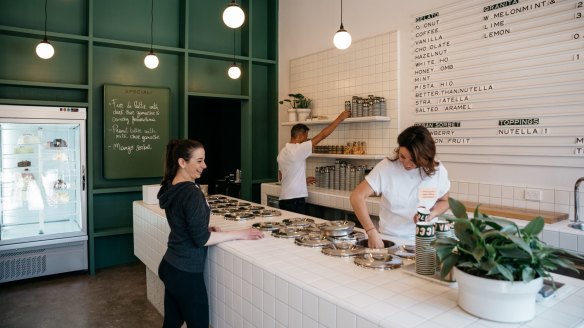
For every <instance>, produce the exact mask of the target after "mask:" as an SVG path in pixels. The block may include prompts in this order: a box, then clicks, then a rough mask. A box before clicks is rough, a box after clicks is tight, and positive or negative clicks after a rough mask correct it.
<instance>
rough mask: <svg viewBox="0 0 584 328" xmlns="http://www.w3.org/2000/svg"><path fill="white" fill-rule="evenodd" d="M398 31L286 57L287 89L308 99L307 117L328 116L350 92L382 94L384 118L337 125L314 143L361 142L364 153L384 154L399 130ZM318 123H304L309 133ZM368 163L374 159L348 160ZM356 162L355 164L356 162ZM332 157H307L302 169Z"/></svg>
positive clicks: (311, 168) (327, 162)
mask: <svg viewBox="0 0 584 328" xmlns="http://www.w3.org/2000/svg"><path fill="white" fill-rule="evenodd" d="M398 37H399V35H398V33H397V32H390V33H385V34H382V35H378V36H375V37H372V38H368V39H364V40H361V41H357V42H354V43H353V44H352V45H351V47H350V48H349V49H346V50H338V49H330V50H325V51H322V52H318V53H315V54H311V55H308V56H305V57H301V58H297V59H293V60H291V61H290V93H302V94H303V95H304V96H306V97H309V98H311V99H312V100H313V103H312V112H311V115H312V116H313V117H316V116H327V117H328V118H330V119H334V118H335V117H336V116H337V115H339V113H340V112H341V111H342V110H343V109H344V106H345V101H346V100H351V98H352V97H353V96H359V97H367V96H368V95H375V96H378V97H384V98H385V99H386V103H387V115H388V116H389V117H390V118H391V121H390V122H374V123H352V124H341V125H340V126H339V127H337V129H336V130H335V131H334V132H333V133H332V134H331V135H330V136H329V137H328V138H326V139H325V140H324V141H322V142H321V143H320V144H319V145H345V144H346V143H347V142H352V141H365V143H366V152H367V154H381V155H390V153H391V152H392V150H393V148H395V145H396V139H397V135H398V133H399V131H398V129H399V127H398V122H399V117H398V116H399V112H398V105H399V101H398V94H399V92H398V90H399V83H398V74H399V70H398V67H399V63H398V58H399V57H398V51H397V44H398ZM323 127H324V126H320V125H317V126H310V129H311V130H310V132H309V136H310V137H312V136H314V135H316V134H317V133H318V132H319V131H320V130H321V129H322V128H323ZM348 162H349V163H351V164H354V165H367V166H369V167H373V166H374V165H375V164H376V163H377V162H378V161H376V160H365V161H353V160H349V161H348ZM356 162H359V164H356ZM333 164H334V159H323V158H320V159H317V158H311V159H309V160H308V162H307V174H308V175H309V176H314V168H315V167H316V166H325V165H333Z"/></svg>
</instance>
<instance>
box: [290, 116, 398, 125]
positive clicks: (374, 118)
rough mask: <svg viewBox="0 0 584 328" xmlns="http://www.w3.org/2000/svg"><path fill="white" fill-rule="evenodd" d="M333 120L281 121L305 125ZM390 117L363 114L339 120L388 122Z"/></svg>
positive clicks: (344, 122)
mask: <svg viewBox="0 0 584 328" xmlns="http://www.w3.org/2000/svg"><path fill="white" fill-rule="evenodd" d="M332 121H333V120H332V119H329V118H326V119H319V118H312V119H309V120H306V121H299V122H284V123H281V125H282V126H292V125H295V124H298V123H302V124H306V125H323V124H330V123H331V122H332ZM389 121H391V118H390V117H388V116H363V117H349V118H347V119H345V120H344V121H342V122H341V124H347V123H370V122H389Z"/></svg>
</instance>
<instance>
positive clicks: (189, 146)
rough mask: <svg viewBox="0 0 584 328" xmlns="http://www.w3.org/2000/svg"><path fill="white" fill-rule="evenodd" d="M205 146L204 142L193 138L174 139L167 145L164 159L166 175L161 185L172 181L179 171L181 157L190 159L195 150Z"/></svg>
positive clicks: (186, 159)
mask: <svg viewBox="0 0 584 328" xmlns="http://www.w3.org/2000/svg"><path fill="white" fill-rule="evenodd" d="M199 148H203V144H202V143H200V142H198V141H196V140H191V139H172V140H170V141H169V142H168V144H167V145H166V156H165V160H164V176H163V177H162V182H160V184H161V185H164V184H166V183H170V182H172V180H173V179H174V177H175V176H176V173H177V172H178V167H179V165H178V160H179V158H182V159H184V160H185V161H188V160H189V159H191V157H192V156H193V153H194V151H195V150H197V149H199Z"/></svg>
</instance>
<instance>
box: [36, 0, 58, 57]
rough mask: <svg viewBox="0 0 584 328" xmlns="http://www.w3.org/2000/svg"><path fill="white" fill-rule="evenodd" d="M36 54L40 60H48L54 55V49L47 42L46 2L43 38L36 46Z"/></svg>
mask: <svg viewBox="0 0 584 328" xmlns="http://www.w3.org/2000/svg"><path fill="white" fill-rule="evenodd" d="M36 54H37V56H39V57H41V58H42V59H49V58H51V57H53V55H54V54H55V49H54V48H53V46H52V45H51V44H50V43H49V41H48V40H47V0H45V38H44V39H43V41H41V42H40V43H39V44H38V45H37V46H36Z"/></svg>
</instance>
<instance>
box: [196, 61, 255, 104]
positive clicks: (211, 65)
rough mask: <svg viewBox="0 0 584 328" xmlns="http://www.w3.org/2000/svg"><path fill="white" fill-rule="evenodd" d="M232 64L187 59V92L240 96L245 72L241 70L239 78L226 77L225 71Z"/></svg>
mask: <svg viewBox="0 0 584 328" xmlns="http://www.w3.org/2000/svg"><path fill="white" fill-rule="evenodd" d="M232 63H233V62H232V61H225V60H216V59H206V58H189V91H190V92H208V93H220V94H233V95H239V94H241V89H242V84H241V83H242V82H241V81H242V80H243V79H244V78H245V75H244V73H245V70H243V72H242V77H241V78H239V79H237V80H232V79H230V78H229V76H227V70H228V69H229V67H230V66H231V64H232Z"/></svg>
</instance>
